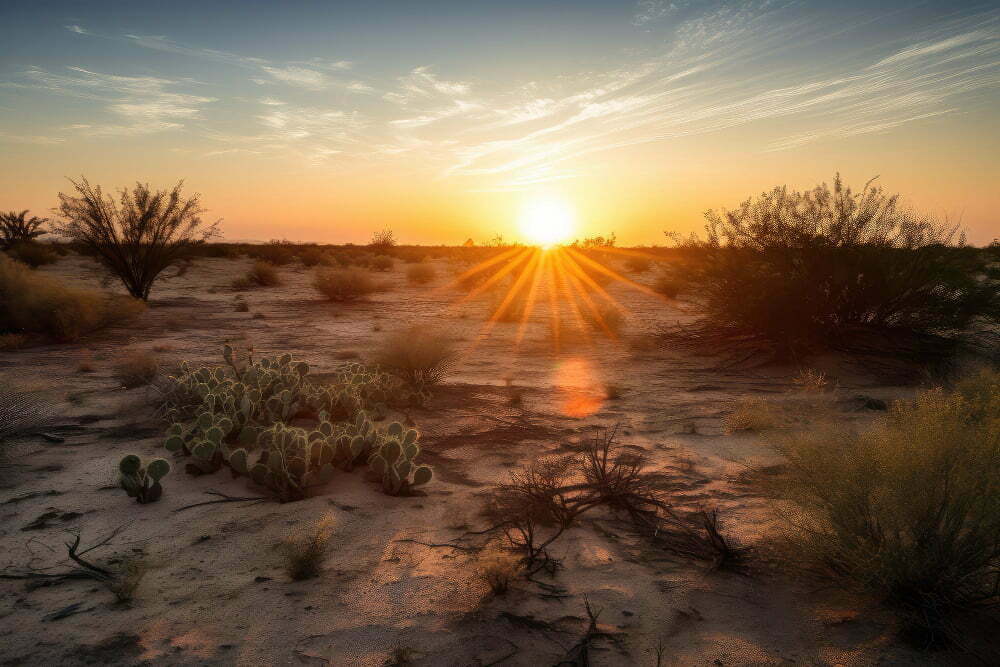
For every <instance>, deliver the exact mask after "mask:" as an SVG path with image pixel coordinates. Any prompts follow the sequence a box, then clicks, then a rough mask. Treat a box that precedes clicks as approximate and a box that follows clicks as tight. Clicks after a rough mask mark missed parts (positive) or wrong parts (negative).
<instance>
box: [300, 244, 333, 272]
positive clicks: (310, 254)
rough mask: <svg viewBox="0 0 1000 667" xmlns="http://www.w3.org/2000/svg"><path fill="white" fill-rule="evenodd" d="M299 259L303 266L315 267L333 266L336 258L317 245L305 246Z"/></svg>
mask: <svg viewBox="0 0 1000 667" xmlns="http://www.w3.org/2000/svg"><path fill="white" fill-rule="evenodd" d="M299 261H300V262H302V266H305V267H313V266H319V265H323V266H332V265H333V264H334V259H333V257H332V256H331V255H330V253H328V252H327V251H325V250H322V249H320V248H316V247H311V246H310V247H307V248H303V249H302V250H301V251H300V252H299Z"/></svg>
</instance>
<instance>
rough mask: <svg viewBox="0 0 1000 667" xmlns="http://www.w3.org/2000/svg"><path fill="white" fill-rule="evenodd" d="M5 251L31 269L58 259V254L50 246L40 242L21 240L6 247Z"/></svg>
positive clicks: (53, 262)
mask: <svg viewBox="0 0 1000 667" xmlns="http://www.w3.org/2000/svg"><path fill="white" fill-rule="evenodd" d="M6 252H7V256H8V257H10V258H12V259H16V260H17V261H19V262H22V263H24V264H27V265H28V266H30V267H31V268H33V269H37V268H38V267H39V266H46V265H48V264H55V263H56V262H57V261H59V255H58V254H57V253H56V252H55V251H54V250H53V249H52V247H51V246H48V245H45V244H42V243H31V242H21V243H17V244H14V245H13V246H11V247H10V248H8V249H7V251H6Z"/></svg>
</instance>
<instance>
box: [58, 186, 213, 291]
mask: <svg viewBox="0 0 1000 667" xmlns="http://www.w3.org/2000/svg"><path fill="white" fill-rule="evenodd" d="M71 182H72V183H73V187H74V189H75V190H76V194H77V195H78V196H72V195H67V194H64V193H60V194H59V209H58V210H59V214H60V215H61V216H62V222H60V223H57V224H56V225H55V226H54V229H55V231H57V232H58V233H60V234H61V235H63V236H65V237H66V238H68V239H69V240H70V241H72V242H73V243H74V244H76V245H78V246H80V247H81V248H83V249H84V250H85V251H86V252H87V253H88V254H91V255H92V256H93V257H94V258H95V259H97V261H98V262H100V263H101V265H102V266H103V267H104V268H105V269H107V271H108V272H109V273H110V274H111V275H113V276H114V277H116V278H117V279H119V280H120V281H121V283H122V285H124V286H125V289H126V290H128V293H129V294H131V295H132V296H133V297H135V298H137V299H141V300H143V301H146V300H148V299H149V293H150V290H151V289H152V287H153V284H154V283H155V282H156V280H157V279H158V278H159V277H160V274H161V273H163V271H164V270H166V269H167V268H169V267H170V266H173V265H174V264H176V263H178V262H180V261H181V260H183V259H185V258H187V257H190V256H191V254H192V252H193V250H194V248H195V247H196V246H197V245H199V244H201V243H204V241H206V240H207V239H209V238H210V237H212V236H213V235H215V233H216V230H217V225H218V223H214V224H209V225H206V224H205V223H204V222H203V221H202V219H201V214H202V213H204V209H203V208H202V207H201V202H200V200H199V196H198V195H193V196H190V197H185V196H184V195H183V194H182V193H181V187H182V185H183V182H180V183H178V184H177V185H175V186H174V187H173V189H172V190H170V191H169V192H168V191H164V190H157V191H155V192H154V191H152V190H150V188H149V186H148V185H143V184H142V183H136V185H135V187H134V188H132V189H131V190H129V189H127V188H123V189H121V190H120V191H119V197H118V199H119V201H118V202H117V203H116V201H115V199H114V198H113V197H111V196H110V195H105V194H104V193H103V192H102V191H101V188H100V186H92V185H91V184H90V183H89V182H88V181H87V179H86V178H83V179H81V180H80V181H79V182H77V181H71Z"/></svg>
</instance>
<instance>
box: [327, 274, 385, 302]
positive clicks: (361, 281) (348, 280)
mask: <svg viewBox="0 0 1000 667" xmlns="http://www.w3.org/2000/svg"><path fill="white" fill-rule="evenodd" d="M313 286H314V287H315V288H316V289H317V290H319V292H320V293H321V294H322V295H323V296H325V297H326V298H327V299H330V300H331V301H355V300H357V299H361V298H363V297H366V296H368V295H369V294H373V293H374V292H377V291H378V289H379V287H378V285H377V284H376V283H375V281H374V280H373V279H372V277H371V275H370V274H369V273H368V272H367V271H364V270H362V269H358V268H349V269H332V268H320V269H317V270H316V274H315V276H314V277H313Z"/></svg>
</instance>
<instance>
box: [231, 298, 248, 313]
mask: <svg viewBox="0 0 1000 667" xmlns="http://www.w3.org/2000/svg"><path fill="white" fill-rule="evenodd" d="M234 309H235V310H236V312H237V313H249V312H250V304H248V303H247V302H246V301H244V300H243V299H240V300H239V301H237V302H236V306H235V308H234Z"/></svg>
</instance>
